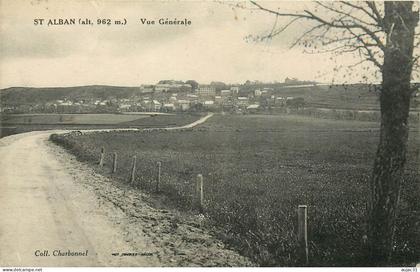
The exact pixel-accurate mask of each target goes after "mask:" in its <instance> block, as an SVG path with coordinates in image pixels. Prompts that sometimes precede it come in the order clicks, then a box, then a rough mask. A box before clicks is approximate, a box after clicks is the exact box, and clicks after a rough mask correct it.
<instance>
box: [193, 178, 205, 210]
mask: <svg viewBox="0 0 420 272" xmlns="http://www.w3.org/2000/svg"><path fill="white" fill-rule="evenodd" d="M195 199H196V203H197V207H198V209H199V210H200V212H202V211H203V201H204V193H203V175H202V174H198V175H197V183H196V187H195Z"/></svg>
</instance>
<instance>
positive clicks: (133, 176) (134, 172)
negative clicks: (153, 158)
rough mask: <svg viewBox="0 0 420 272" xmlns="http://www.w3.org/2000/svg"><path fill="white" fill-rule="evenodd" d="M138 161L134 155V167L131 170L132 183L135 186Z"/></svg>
mask: <svg viewBox="0 0 420 272" xmlns="http://www.w3.org/2000/svg"><path fill="white" fill-rule="evenodd" d="M136 161H137V157H136V156H135V155H134V156H133V167H132V168H131V180H130V181H131V183H132V184H134V181H135V179H136Z"/></svg>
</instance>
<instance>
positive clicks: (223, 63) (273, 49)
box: [0, 0, 371, 88]
mask: <svg viewBox="0 0 420 272" xmlns="http://www.w3.org/2000/svg"><path fill="white" fill-rule="evenodd" d="M0 3H1V4H0V18H1V19H0V39H1V45H0V88H7V87H12V86H28V87H29V86H31V87H52V86H80V85H118V86H138V85H140V84H154V83H157V82H158V81H159V80H161V79H175V80H184V81H185V80H189V79H193V80H196V81H198V82H199V83H209V82H211V81H223V82H226V83H243V82H245V81H246V80H260V81H265V82H273V81H278V82H283V81H284V79H285V78H286V77H295V78H298V79H301V80H315V81H318V82H326V83H329V82H332V81H334V82H345V81H347V80H348V79H345V78H344V75H343V74H345V72H342V71H341V72H340V71H338V72H337V71H335V69H334V67H336V66H337V63H339V64H344V65H346V64H351V63H354V62H356V61H357V59H355V57H354V56H347V55H344V56H342V57H338V58H337V57H332V55H329V54H305V53H303V49H302V48H301V47H294V48H292V49H290V45H291V44H292V42H293V41H294V40H295V39H296V38H297V37H298V35H299V34H300V33H302V31H304V30H305V29H308V27H310V25H309V24H308V23H305V22H300V23H296V24H295V25H293V26H292V27H291V28H290V29H288V31H286V32H284V33H281V35H279V36H277V37H275V38H274V39H273V40H269V41H265V42H253V41H246V39H245V38H246V37H247V36H248V35H261V34H267V33H268V32H269V31H270V30H271V28H272V27H273V24H274V22H275V17H274V16H270V15H268V14H267V13H264V12H260V11H257V10H250V9H243V8H238V7H234V6H235V4H234V3H229V2H222V3H220V2H214V1H188V2H187V1H135V0H125V1H124V0H123V1H121V0H120V1H116V0H115V1H112V0H86V1H81V0H73V1H68V0H62V1H51V0H50V1H48V0H14V1H12V0H0ZM265 4H267V5H268V6H269V7H276V8H281V10H282V11H291V12H292V11H294V10H299V9H303V8H305V7H306V6H307V5H310V3H308V2H275V3H274V2H271V3H265ZM247 7H249V5H248V6H247ZM41 18H43V19H45V20H48V19H59V18H62V19H66V18H67V19H70V18H75V19H76V21H78V19H79V18H80V19H85V18H89V19H91V20H92V22H93V25H79V24H76V25H61V26H46V25H45V23H44V25H42V26H40V25H34V19H41ZM108 18H109V19H111V20H112V21H115V20H122V19H126V20H127V24H126V25H124V26H122V25H111V26H107V25H97V24H96V23H97V21H96V20H97V19H108ZM141 18H146V19H147V20H158V19H159V18H164V19H165V18H168V19H174V18H177V19H181V20H183V19H184V18H186V19H188V20H190V21H191V25H189V26H168V25H166V26H161V25H158V24H156V25H143V24H142V23H141ZM331 57H332V58H331ZM368 76H371V75H368ZM359 80H360V78H358V77H354V78H352V79H351V81H355V82H357V81H359Z"/></svg>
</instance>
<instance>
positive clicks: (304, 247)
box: [298, 205, 309, 265]
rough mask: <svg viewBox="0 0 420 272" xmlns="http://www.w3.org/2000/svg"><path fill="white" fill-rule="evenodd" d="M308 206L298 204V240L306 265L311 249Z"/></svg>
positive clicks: (302, 258)
mask: <svg viewBox="0 0 420 272" xmlns="http://www.w3.org/2000/svg"><path fill="white" fill-rule="evenodd" d="M307 208H308V206H306V205H299V206H298V241H299V247H300V253H301V256H300V257H301V260H304V262H305V265H308V263H309V256H308V255H309V250H308V226H307V220H308V211H307Z"/></svg>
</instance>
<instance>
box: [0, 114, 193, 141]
mask: <svg viewBox="0 0 420 272" xmlns="http://www.w3.org/2000/svg"><path fill="white" fill-rule="evenodd" d="M199 117H200V116H199V115H194V114H172V115H169V114H156V113H137V114H114V113H112V114H93V113H86V114H1V115H0V137H4V136H7V135H11V134H16V133H21V132H27V131H33V130H48V129H76V130H77V129H80V130H82V129H96V128H147V127H168V126H182V125H185V124H189V123H191V122H194V121H195V120H197V119H198V118H199Z"/></svg>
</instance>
